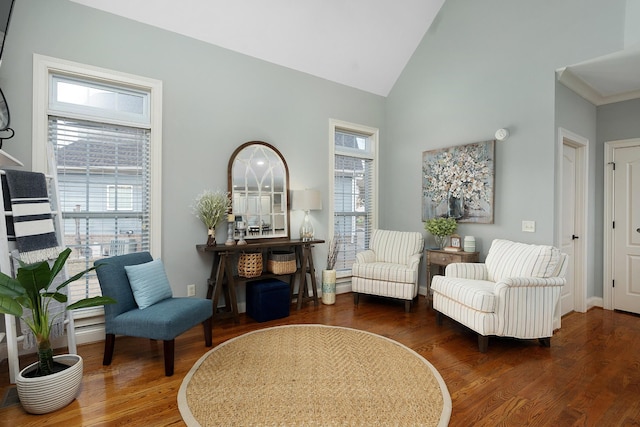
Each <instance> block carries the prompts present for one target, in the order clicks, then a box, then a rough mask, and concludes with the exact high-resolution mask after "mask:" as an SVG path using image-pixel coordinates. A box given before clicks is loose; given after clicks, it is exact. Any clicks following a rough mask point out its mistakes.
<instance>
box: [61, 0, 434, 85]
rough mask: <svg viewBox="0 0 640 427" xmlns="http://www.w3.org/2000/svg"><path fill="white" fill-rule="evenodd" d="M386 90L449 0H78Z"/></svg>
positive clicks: (287, 64) (329, 77) (272, 59)
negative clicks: (446, 0) (445, 2)
mask: <svg viewBox="0 0 640 427" xmlns="http://www.w3.org/2000/svg"><path fill="white" fill-rule="evenodd" d="M72 1H75V2H76V3H80V4H83V5H86V6H90V7H94V8H97V9H101V10H104V11H106V12H110V13H113V14H116V15H121V16H124V17H127V18H130V19H133V20H135V21H139V22H143V23H146V24H149V25H153V26H156V27H160V28H164V29H167V30H169V31H173V32H176V33H179V34H183V35H185V36H189V37H193V38H195V39H198V40H202V41H205V42H208V43H212V44H214V45H217V46H221V47H224V48H227V49H230V50H233V51H237V52H240V53H243V54H246V55H249V56H252V57H256V58H260V59H263V60H265V61H269V62H272V63H275V64H278V65H282V66H285V67H288V68H292V69H294V70H298V71H302V72H305V73H308V74H312V75H314V76H318V77H322V78H324V79H327V80H331V81H334V82H338V83H342V84H345V85H347V86H351V87H355V88H358V89H362V90H365V91H367V92H371V93H374V94H378V95H382V96H386V95H388V94H389V91H390V90H391V88H392V87H393V85H394V83H395V82H396V80H397V79H398V77H399V76H400V73H401V72H402V70H403V69H404V67H405V65H406V64H407V62H408V61H409V59H410V58H411V55H412V54H413V52H414V51H415V49H416V47H417V46H418V44H419V43H420V41H421V40H422V38H423V36H424V34H425V32H426V31H427V29H428V28H429V26H430V25H431V22H432V21H433V19H434V18H435V16H436V14H437V13H438V11H439V10H440V7H441V6H442V4H443V3H444V0H395V1H389V0H269V1H266V0H235V1H234V0H180V1H176V0H72Z"/></svg>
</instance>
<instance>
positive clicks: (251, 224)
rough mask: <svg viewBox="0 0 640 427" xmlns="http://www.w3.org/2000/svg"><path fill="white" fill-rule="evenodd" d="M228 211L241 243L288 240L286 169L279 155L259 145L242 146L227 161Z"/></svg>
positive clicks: (273, 148) (259, 142)
mask: <svg viewBox="0 0 640 427" xmlns="http://www.w3.org/2000/svg"><path fill="white" fill-rule="evenodd" d="M228 180H229V193H230V194H231V202H232V210H233V214H234V215H235V216H236V218H237V219H238V218H241V220H242V221H243V222H244V224H245V227H246V236H245V239H274V238H288V237H289V169H288V167H287V162H285V160H284V157H282V154H280V152H279V151H278V150H277V149H276V148H275V147H274V146H272V145H270V144H268V143H266V142H262V141H251V142H247V143H244V144H242V145H241V146H240V147H238V148H237V149H236V151H234V153H233V155H232V156H231V158H230V159H229V168H228Z"/></svg>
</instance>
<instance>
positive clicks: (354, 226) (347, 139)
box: [333, 129, 376, 275]
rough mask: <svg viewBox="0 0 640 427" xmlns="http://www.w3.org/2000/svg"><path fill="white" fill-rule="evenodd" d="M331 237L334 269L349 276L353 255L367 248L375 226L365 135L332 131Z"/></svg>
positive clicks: (371, 154)
mask: <svg viewBox="0 0 640 427" xmlns="http://www.w3.org/2000/svg"><path fill="white" fill-rule="evenodd" d="M334 142H335V155H334V162H335V163H334V181H333V182H334V190H333V195H334V204H333V210H334V213H333V215H334V234H335V235H337V236H338V237H339V239H340V242H341V245H340V251H339V253H338V259H337V261H336V270H338V272H341V271H342V272H343V275H344V274H345V273H348V274H350V272H351V266H352V265H353V263H354V262H355V258H356V253H358V252H360V251H363V250H364V249H366V248H368V247H369V237H370V235H371V231H372V229H373V226H374V224H375V220H374V214H375V198H376V189H375V179H374V177H375V171H374V166H375V162H374V155H375V150H374V146H373V143H372V140H371V137H370V136H369V135H364V134H358V133H354V132H348V131H345V130H338V129H336V131H335V141H334Z"/></svg>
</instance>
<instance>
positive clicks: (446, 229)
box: [424, 217, 458, 249]
mask: <svg viewBox="0 0 640 427" xmlns="http://www.w3.org/2000/svg"><path fill="white" fill-rule="evenodd" d="M456 228H458V223H457V222H456V220H455V218H443V217H438V218H431V219H429V220H427V221H426V222H425V223H424V229H425V230H427V231H428V232H429V233H431V234H432V235H433V238H434V239H435V241H436V244H437V245H438V248H439V249H443V248H444V247H445V244H446V242H447V237H449V236H451V235H452V234H453V233H455V231H456Z"/></svg>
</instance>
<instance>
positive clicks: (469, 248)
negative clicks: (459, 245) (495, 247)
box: [464, 236, 476, 252]
mask: <svg viewBox="0 0 640 427" xmlns="http://www.w3.org/2000/svg"><path fill="white" fill-rule="evenodd" d="M464 251H465V252H475V251H476V238H475V237H473V236H466V237H465V238H464Z"/></svg>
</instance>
